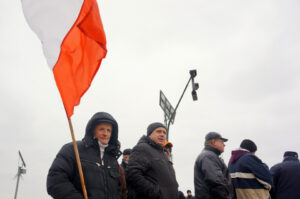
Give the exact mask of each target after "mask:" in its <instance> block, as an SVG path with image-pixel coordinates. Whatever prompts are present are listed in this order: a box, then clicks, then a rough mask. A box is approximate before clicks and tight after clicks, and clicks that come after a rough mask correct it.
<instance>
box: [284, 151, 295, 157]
mask: <svg viewBox="0 0 300 199" xmlns="http://www.w3.org/2000/svg"><path fill="white" fill-rule="evenodd" d="M283 157H294V158H298V153H297V152H294V151H286V152H285V153H284V155H283Z"/></svg>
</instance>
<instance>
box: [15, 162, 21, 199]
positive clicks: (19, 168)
mask: <svg viewBox="0 0 300 199" xmlns="http://www.w3.org/2000/svg"><path fill="white" fill-rule="evenodd" d="M17 175H18V179H17V186H16V191H15V197H14V199H17V194H18V188H19V181H20V176H21V167H20V166H19V167H18V174H17Z"/></svg>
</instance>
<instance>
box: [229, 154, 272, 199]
mask: <svg viewBox="0 0 300 199" xmlns="http://www.w3.org/2000/svg"><path fill="white" fill-rule="evenodd" d="M228 168H229V172H230V176H231V179H232V183H233V186H234V188H235V192H236V197H237V199H239V198H248V199H251V198H261V199H262V198H269V196H270V194H269V191H270V190H271V186H272V176H271V173H270V171H269V169H268V166H267V165H266V164H264V163H263V162H262V161H261V160H260V159H259V158H258V157H257V156H255V155H253V154H251V153H250V152H248V151H246V150H236V151H232V156H231V159H230V161H229V165H228Z"/></svg>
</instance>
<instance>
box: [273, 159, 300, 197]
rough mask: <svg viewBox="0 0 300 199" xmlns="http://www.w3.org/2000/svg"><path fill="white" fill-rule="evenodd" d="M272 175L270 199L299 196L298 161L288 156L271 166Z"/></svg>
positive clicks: (299, 163) (299, 175)
mask: <svg viewBox="0 0 300 199" xmlns="http://www.w3.org/2000/svg"><path fill="white" fill-rule="evenodd" d="M270 171H271V174H272V176H273V184H274V187H272V192H271V195H272V199H273V198H275V199H299V198H300V162H299V160H298V158H294V157H288V158H286V159H284V160H283V162H282V163H279V164H276V165H275V166H273V167H272V168H271V170H270Z"/></svg>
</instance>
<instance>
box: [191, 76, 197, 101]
mask: <svg viewBox="0 0 300 199" xmlns="http://www.w3.org/2000/svg"><path fill="white" fill-rule="evenodd" d="M190 75H191V78H192V89H193V91H192V97H193V100H194V101H196V100H198V96H197V92H196V90H198V88H199V84H198V83H195V81H194V78H195V77H196V76H197V70H190Z"/></svg>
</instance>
